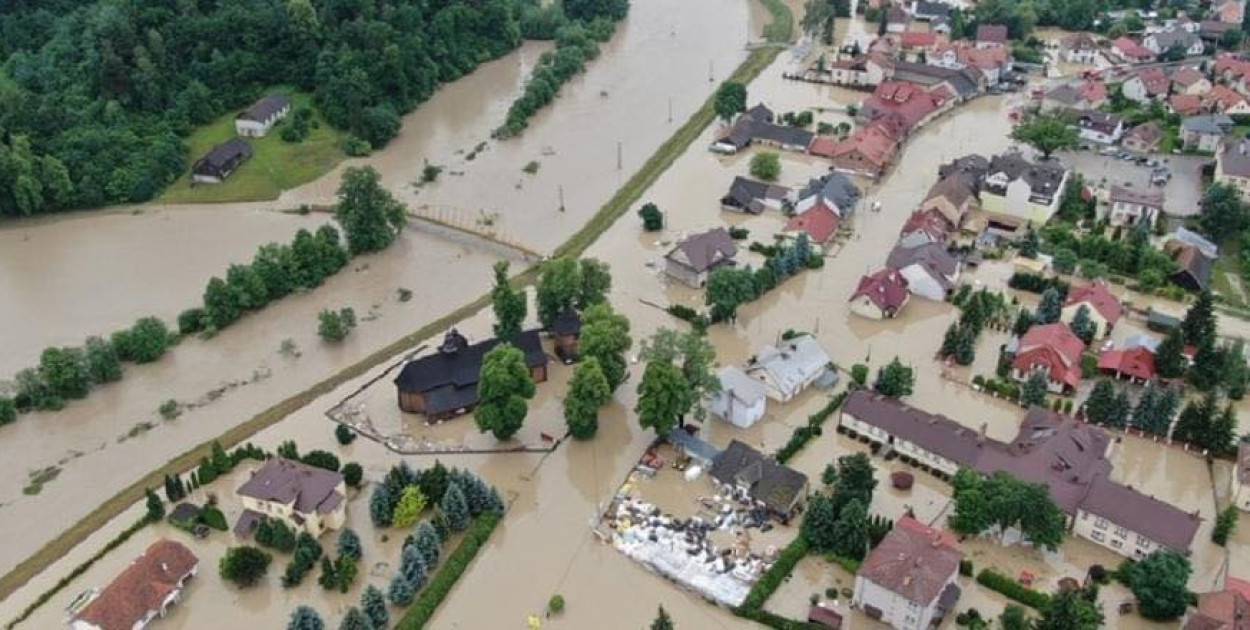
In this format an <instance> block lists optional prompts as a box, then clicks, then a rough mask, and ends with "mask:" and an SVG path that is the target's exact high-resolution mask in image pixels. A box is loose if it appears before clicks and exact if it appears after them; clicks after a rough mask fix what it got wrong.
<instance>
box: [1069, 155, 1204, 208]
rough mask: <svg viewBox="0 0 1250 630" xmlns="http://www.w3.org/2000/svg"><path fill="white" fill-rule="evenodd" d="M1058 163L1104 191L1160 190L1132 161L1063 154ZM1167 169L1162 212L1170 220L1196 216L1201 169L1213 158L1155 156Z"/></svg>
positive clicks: (1145, 168) (1147, 171) (1201, 186)
mask: <svg viewBox="0 0 1250 630" xmlns="http://www.w3.org/2000/svg"><path fill="white" fill-rule="evenodd" d="M1058 157H1059V160H1060V161H1061V162H1062V163H1063V164H1064V165H1065V166H1067V167H1068V168H1070V169H1072V170H1074V171H1076V172H1079V173H1081V174H1083V175H1084V176H1085V181H1086V182H1088V183H1089V184H1093V185H1096V186H1099V187H1103V188H1109V187H1111V186H1114V185H1120V186H1125V185H1127V186H1131V187H1133V188H1159V187H1157V186H1154V185H1152V184H1151V183H1150V175H1151V171H1152V170H1153V169H1152V168H1151V167H1150V166H1147V165H1144V164H1138V163H1137V162H1136V161H1134V160H1123V159H1120V158H1118V157H1115V156H1110V155H1102V154H1100V153H1099V152H1098V151H1097V150H1094V151H1075V152H1072V151H1065V152H1063V153H1060V154H1058ZM1151 159H1153V160H1158V161H1159V162H1161V163H1162V166H1165V167H1167V168H1168V170H1169V171H1171V173H1172V178H1171V180H1170V181H1168V183H1167V184H1165V185H1164V186H1162V190H1163V193H1164V195H1163V198H1164V201H1163V209H1164V210H1165V211H1166V212H1167V213H1168V214H1170V215H1172V216H1177V217H1188V216H1192V215H1195V214H1197V213H1198V203H1199V201H1201V199H1202V191H1203V189H1204V188H1205V186H1204V184H1203V181H1202V165H1203V164H1206V163H1208V162H1210V161H1211V159H1212V158H1209V157H1204V156H1198V155H1155V156H1152V157H1151Z"/></svg>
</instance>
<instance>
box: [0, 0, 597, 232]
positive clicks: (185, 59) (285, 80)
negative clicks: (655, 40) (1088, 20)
mask: <svg viewBox="0 0 1250 630" xmlns="http://www.w3.org/2000/svg"><path fill="white" fill-rule="evenodd" d="M565 4H566V5H572V6H574V7H581V6H582V5H587V4H593V3H590V2H587V1H585V0H582V1H580V2H572V3H570V2H566V3H565ZM567 10H568V9H567V8H566V11H567ZM579 10H581V9H580V8H579ZM520 14H521V10H520V7H519V6H518V4H517V0H482V1H480V2H472V3H469V2H454V1H450V0H432V1H430V2H417V3H414V2H404V1H401V0H374V1H372V2H348V1H339V0H221V1H219V2H211V3H206V2H186V1H183V0H150V1H146V2H129V1H127V0H95V1H93V2H85V3H75V2H65V1H59V0H58V1H55V2H25V1H21V2H16V3H6V7H5V9H4V10H3V11H0V34H2V35H0V59H3V60H4V63H3V66H2V67H0V216H26V215H32V214H39V213H45V212H54V211H57V210H63V209H68V208H82V207H93V206H101V205H106V204H114V203H127V202H141V201H146V200H149V199H152V198H153V197H155V196H156V195H157V194H158V193H159V192H160V191H161V189H162V188H164V187H165V186H166V185H168V184H170V183H171V182H173V181H174V180H175V179H176V178H177V177H178V176H179V175H180V174H181V173H182V172H183V171H184V170H185V169H186V168H187V158H186V152H187V146H186V143H185V142H184V140H183V138H184V137H185V136H186V135H187V134H188V133H190V131H191V130H192V129H194V128H195V127H196V126H199V125H203V124H205V123H207V122H209V121H211V120H213V119H214V118H216V117H218V116H220V115H222V114H224V113H227V112H230V111H234V110H238V109H240V108H242V107H244V106H245V105H247V104H249V103H251V102H252V101H254V100H255V99H256V98H257V97H259V96H260V95H261V94H263V93H264V92H265V90H267V89H269V88H270V87H272V86H274V85H279V84H284V85H292V86H294V87H295V88H296V89H298V90H301V91H305V92H311V93H312V94H313V96H314V103H315V104H316V107H317V108H318V110H319V111H320V112H321V114H322V116H323V117H324V118H325V120H326V121H327V122H329V123H330V124H331V125H333V126H335V127H337V128H340V129H345V130H347V131H349V132H350V133H351V134H352V136H353V138H352V139H353V140H354V141H355V144H361V143H365V144H367V145H368V146H372V147H380V146H383V145H385V144H386V143H387V142H388V141H389V140H391V138H393V137H394V136H395V135H396V134H397V133H398V130H399V126H400V115H401V114H403V113H405V112H409V111H411V110H412V109H413V108H415V107H416V106H417V105H418V104H420V103H422V102H423V101H425V100H426V99H427V98H429V97H430V95H431V94H433V93H434V91H435V89H437V88H438V86H439V85H440V84H442V83H445V82H448V81H452V80H455V79H457V78H459V77H461V76H463V75H464V74H467V73H468V72H470V71H472V70H473V69H474V68H476V67H477V66H478V65H479V64H481V63H483V62H485V61H488V60H490V59H495V58H498V57H500V56H502V55H503V54H505V53H507V52H508V51H510V50H512V49H514V48H515V47H516V46H517V45H519V44H520V41H521V28H520ZM6 79H8V80H6Z"/></svg>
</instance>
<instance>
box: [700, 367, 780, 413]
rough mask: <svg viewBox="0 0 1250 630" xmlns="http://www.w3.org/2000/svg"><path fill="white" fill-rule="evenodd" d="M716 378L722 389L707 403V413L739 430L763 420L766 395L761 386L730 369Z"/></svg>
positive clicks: (743, 373) (724, 370) (739, 370)
mask: <svg viewBox="0 0 1250 630" xmlns="http://www.w3.org/2000/svg"><path fill="white" fill-rule="evenodd" d="M716 378H717V379H718V380H720V387H721V389H720V391H719V392H717V393H715V394H713V395H712V397H711V399H710V400H709V401H708V404H707V410H708V411H710V412H711V413H712V414H713V415H715V416H717V417H719V418H720V419H722V420H724V421H725V422H728V423H729V424H732V425H734V426H735V427H738V428H740V429H745V428H747V427H750V426H752V425H754V424H755V423H756V422H759V421H760V419H761V418H763V417H764V411H765V408H766V405H767V400H766V399H767V393H766V390H765V387H764V384H763V383H761V382H760V381H757V380H755V379H753V378H751V377H750V376H747V373H746V372H743V371H742V370H741V369H739V368H737V367H735V366H732V365H729V366H725V367H723V368H721V369H720V371H718V372H717V373H716Z"/></svg>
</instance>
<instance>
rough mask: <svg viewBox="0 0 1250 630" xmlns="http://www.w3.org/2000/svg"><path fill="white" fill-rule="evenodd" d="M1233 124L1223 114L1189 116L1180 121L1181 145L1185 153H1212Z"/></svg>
mask: <svg viewBox="0 0 1250 630" xmlns="http://www.w3.org/2000/svg"><path fill="white" fill-rule="evenodd" d="M1234 124H1235V123H1234V122H1233V119H1232V118H1229V117H1228V116H1225V115H1224V114H1206V115H1202V116H1190V117H1188V118H1186V119H1184V120H1183V121H1181V143H1182V145H1183V146H1184V148H1185V150H1186V151H1204V152H1206V153H1214V152H1215V150H1216V149H1218V148H1219V146H1220V141H1221V140H1223V139H1224V136H1226V135H1228V133H1229V132H1230V131H1232V130H1233V126H1234Z"/></svg>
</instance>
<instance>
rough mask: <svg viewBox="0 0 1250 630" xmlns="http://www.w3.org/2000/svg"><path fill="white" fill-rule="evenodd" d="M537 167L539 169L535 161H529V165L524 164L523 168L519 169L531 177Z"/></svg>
mask: <svg viewBox="0 0 1250 630" xmlns="http://www.w3.org/2000/svg"><path fill="white" fill-rule="evenodd" d="M538 167H539V164H538V161H537V160H530V161H529V163H528V164H526V165H525V167H524V168H522V169H521V171H522V172H524V173H527V174H529V175H533V174H534V173H537V172H538Z"/></svg>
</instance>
